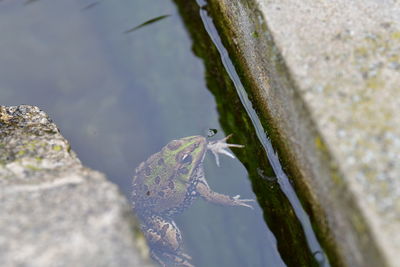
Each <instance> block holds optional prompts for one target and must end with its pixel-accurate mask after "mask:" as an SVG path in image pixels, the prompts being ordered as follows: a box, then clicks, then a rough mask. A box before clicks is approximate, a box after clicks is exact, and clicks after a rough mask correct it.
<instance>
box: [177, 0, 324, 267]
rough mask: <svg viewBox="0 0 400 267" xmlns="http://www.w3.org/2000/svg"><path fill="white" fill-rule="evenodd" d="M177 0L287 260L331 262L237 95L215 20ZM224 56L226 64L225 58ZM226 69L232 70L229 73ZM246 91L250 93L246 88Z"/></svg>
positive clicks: (226, 127) (238, 153) (257, 125)
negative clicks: (222, 59)
mask: <svg viewBox="0 0 400 267" xmlns="http://www.w3.org/2000/svg"><path fill="white" fill-rule="evenodd" d="M174 2H175V3H176V4H177V6H178V8H179V12H180V15H181V16H182V18H183V20H184V22H185V25H186V27H187V29H188V32H189V33H190V36H191V38H192V40H193V48H192V49H193V51H194V53H195V54H196V55H197V56H198V57H199V58H202V59H203V62H204V65H205V68H206V80H207V86H208V88H209V90H210V91H211V92H212V94H213V95H214V96H215V99H216V102H217V109H218V112H219V114H220V123H221V125H222V127H223V129H224V131H225V132H228V133H229V132H232V133H235V137H234V143H239V144H246V149H243V150H235V155H236V156H237V157H238V158H239V159H240V161H241V162H242V163H243V164H244V166H245V167H246V169H247V171H248V174H249V178H250V180H251V183H252V187H253V191H254V192H255V194H256V196H257V200H258V202H259V204H260V206H261V207H262V209H263V212H264V219H265V221H266V223H267V225H268V227H269V228H270V229H271V230H272V232H273V233H274V235H275V237H276V239H277V243H278V250H279V253H280V254H281V256H282V259H283V260H284V262H285V263H286V265H287V266H329V263H328V262H327V260H326V257H325V254H324V252H323V251H322V249H321V247H320V245H319V244H318V241H317V240H316V238H315V234H314V232H313V231H312V228H311V223H310V221H309V219H308V216H307V215H306V213H305V212H304V210H303V208H302V207H301V205H300V201H299V199H298V198H297V196H296V195H295V193H294V191H293V188H292V186H291V185H290V182H289V180H288V178H287V177H286V175H285V174H284V172H283V170H282V167H281V166H280V163H279V160H278V158H277V155H276V153H275V152H274V151H273V149H272V146H271V143H270V141H269V140H268V138H267V136H266V134H265V132H264V130H263V128H262V126H261V123H260V122H259V119H258V118H257V115H256V113H255V111H254V110H253V108H252V107H251V103H250V102H249V100H248V98H247V95H245V98H246V99H243V97H239V95H238V92H237V90H238V88H237V87H242V85H241V84H240V81H239V78H238V76H237V74H236V72H235V70H234V68H233V65H232V63H231V61H230V60H229V58H228V56H227V52H226V50H225V49H224V48H223V46H222V43H221V41H220V40H219V37H218V36H216V34H217V32H216V30H215V28H213V27H214V26H213V25H210V24H212V21H211V19H210V18H208V17H207V15H206V11H205V10H201V9H200V8H199V6H198V5H197V4H196V3H195V2H194V1H191V2H187V1H185V0H174ZM201 13H202V17H201V16H200V14H201ZM205 20H208V21H205ZM204 23H206V24H209V25H208V26H207V25H206V26H207V27H208V29H207V30H206V29H205V28H204ZM207 31H208V32H207ZM210 31H213V32H210ZM210 34H211V35H212V36H211V38H213V39H214V40H212V39H211V38H210ZM213 35H214V36H213ZM216 39H217V40H216ZM215 45H217V46H218V48H217V47H216V46H215ZM221 54H223V55H222V58H224V57H225V62H223V61H221V60H220V57H221ZM227 68H228V72H229V73H227V72H226V71H224V70H225V69H227ZM232 76H233V77H232ZM232 80H234V81H235V83H234V82H233V81H232ZM235 85H236V87H235ZM239 90H240V88H239ZM242 93H245V92H244V90H243V92H242ZM241 98H242V99H241ZM243 101H247V104H250V107H248V108H250V109H251V112H252V113H253V114H251V112H250V113H249V109H248V108H246V109H247V112H246V109H245V107H244V106H243V103H242V102H243ZM244 104H245V105H246V103H244ZM248 113H249V114H250V116H249V115H248ZM267 130H268V129H267ZM260 131H261V134H260ZM270 162H272V165H271V163H270Z"/></svg>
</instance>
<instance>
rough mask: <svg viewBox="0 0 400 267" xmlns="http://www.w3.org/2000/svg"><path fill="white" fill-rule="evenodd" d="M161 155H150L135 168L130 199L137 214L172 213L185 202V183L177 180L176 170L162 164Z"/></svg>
mask: <svg viewBox="0 0 400 267" xmlns="http://www.w3.org/2000/svg"><path fill="white" fill-rule="evenodd" d="M162 153H163V151H160V152H158V153H156V154H154V155H152V156H151V157H150V158H149V159H147V160H146V161H145V162H142V163H141V164H140V165H139V167H138V168H136V171H135V172H136V174H135V176H134V178H133V195H132V197H133V202H134V207H135V210H136V212H138V213H142V214H146V213H159V214H161V213H164V212H166V213H168V211H171V212H172V210H173V209H175V208H177V207H179V205H180V204H181V203H182V202H184V200H185V197H186V183H185V182H183V181H180V180H179V179H177V177H178V175H177V170H176V169H174V168H173V167H170V165H168V164H167V163H166V162H164V159H163V157H162ZM139 215H140V214H139Z"/></svg>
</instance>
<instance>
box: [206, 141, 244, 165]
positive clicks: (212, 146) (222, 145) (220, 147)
mask: <svg viewBox="0 0 400 267" xmlns="http://www.w3.org/2000/svg"><path fill="white" fill-rule="evenodd" d="M231 136H232V134H230V135H228V136H227V137H225V138H223V139H220V140H217V141H211V142H209V143H208V144H207V149H209V150H211V152H212V153H213V154H214V156H215V161H216V163H217V165H218V166H219V155H218V154H225V155H227V156H229V157H231V158H235V156H234V155H233V154H232V153H231V152H229V151H228V150H226V149H227V148H229V147H244V145H237V144H228V143H227V142H226V140H228V138H229V137H231Z"/></svg>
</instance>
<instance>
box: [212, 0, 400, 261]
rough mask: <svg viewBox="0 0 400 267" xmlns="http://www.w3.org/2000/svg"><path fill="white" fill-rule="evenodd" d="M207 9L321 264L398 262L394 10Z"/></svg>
mask: <svg viewBox="0 0 400 267" xmlns="http://www.w3.org/2000/svg"><path fill="white" fill-rule="evenodd" d="M208 3H209V4H208V10H209V11H210V13H211V14H212V15H213V17H214V18H215V23H216V24H217V26H218V28H219V30H220V32H221V35H222V37H223V39H224V43H225V45H226V46H227V48H228V49H229V51H230V56H231V57H232V58H233V60H234V61H235V63H236V65H237V67H238V69H239V72H240V73H241V75H242V78H243V80H244V81H245V83H246V84H247V85H248V86H247V90H248V92H249V93H250V94H251V95H252V96H253V100H254V101H253V102H254V104H255V105H256V106H257V109H258V110H259V111H260V114H263V116H265V117H266V118H267V119H268V121H270V123H271V124H272V125H273V136H274V140H275V145H276V146H277V148H278V149H279V151H280V155H281V156H282V160H283V161H284V162H286V163H287V164H286V165H287V166H288V168H287V169H288V171H289V173H290V174H291V176H292V177H293V178H294V179H295V183H296V186H297V188H298V189H299V190H300V191H301V194H302V196H303V201H304V203H305V205H306V206H307V207H308V208H307V209H308V210H309V211H310V215H311V217H312V218H313V220H314V223H315V227H316V229H318V232H319V236H320V238H321V239H322V240H323V241H324V244H325V247H328V254H329V255H330V259H331V262H332V264H333V265H335V266H398V265H399V260H398V259H397V252H398V251H400V235H399V232H400V223H399V221H400V220H399V218H400V208H399V206H400V205H399V202H400V191H399V190H398V188H400V179H398V177H399V176H400V164H397V163H398V161H399V156H398V155H399V154H400V128H399V127H400V117H399V116H398V115H397V113H398V109H399V106H400V104H399V99H400V91H399V90H398V86H399V84H400V64H399V59H398V55H399V53H400V43H399V42H398V36H399V34H398V32H399V29H400V25H399V23H400V15H399V14H400V13H399V10H400V3H398V2H394V1H382V2H377V1H361V0H357V1H351V2H349V1H344V0H339V1H334V2H332V1H313V0H292V1H288V0H284V1H281V0H279V1H278V0H251V1H244V0H242V1H227V0H210V1H208ZM255 31H257V33H258V38H254V36H252V33H253V32H255Z"/></svg>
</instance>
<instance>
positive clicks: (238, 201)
mask: <svg viewBox="0 0 400 267" xmlns="http://www.w3.org/2000/svg"><path fill="white" fill-rule="evenodd" d="M233 200H234V201H235V203H236V204H237V205H238V206H243V207H248V208H250V209H254V207H253V206H252V205H249V204H247V203H246V202H255V200H254V199H240V195H236V196H234V197H233Z"/></svg>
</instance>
